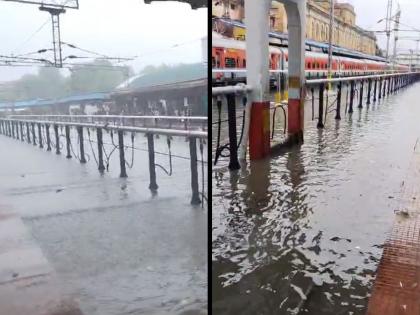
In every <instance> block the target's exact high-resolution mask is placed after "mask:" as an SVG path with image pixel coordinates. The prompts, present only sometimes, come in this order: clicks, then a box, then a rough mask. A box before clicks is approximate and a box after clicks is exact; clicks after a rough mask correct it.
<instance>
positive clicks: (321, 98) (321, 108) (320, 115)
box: [316, 83, 324, 128]
mask: <svg viewBox="0 0 420 315" xmlns="http://www.w3.org/2000/svg"><path fill="white" fill-rule="evenodd" d="M323 117H324V83H321V84H320V85H319V106H318V124H317V125H316V127H317V128H324V123H323V122H322V119H323Z"/></svg>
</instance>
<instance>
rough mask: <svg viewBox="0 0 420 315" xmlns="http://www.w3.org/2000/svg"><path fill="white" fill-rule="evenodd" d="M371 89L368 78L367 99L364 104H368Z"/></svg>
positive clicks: (370, 81) (370, 80)
mask: <svg viewBox="0 0 420 315" xmlns="http://www.w3.org/2000/svg"><path fill="white" fill-rule="evenodd" d="M371 90H372V79H368V94H367V100H366V105H370V92H371Z"/></svg>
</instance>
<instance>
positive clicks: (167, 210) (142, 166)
mask: <svg viewBox="0 0 420 315" xmlns="http://www.w3.org/2000/svg"><path fill="white" fill-rule="evenodd" d="M92 139H96V135H92ZM73 141H74V142H75V144H74V151H75V153H76V154H77V140H73ZM104 141H105V142H108V143H109V142H110V136H109V135H106V134H104ZM135 141H136V143H135V146H136V147H139V148H140V149H146V148H147V143H146V138H144V136H142V135H137V138H136V140H135ZM126 144H127V145H131V139H130V136H129V135H127V136H126ZM92 145H93V148H96V144H95V143H93V144H92ZM155 145H156V150H158V151H160V152H163V153H165V152H168V148H167V146H166V138H164V137H161V138H160V139H157V140H156V144H155ZM111 148H112V147H111V146H109V145H108V146H107V154H110V152H111ZM64 150H65V149H64V148H63V151H64ZM85 150H86V152H87V153H88V154H89V157H88V160H90V161H89V162H88V163H87V164H85V165H81V164H80V163H79V162H78V161H77V159H76V158H72V159H71V160H68V159H66V158H65V154H62V155H60V156H57V155H55V153H53V152H46V151H45V149H44V150H41V149H39V148H38V147H34V146H33V145H31V144H27V143H22V142H20V141H18V140H14V139H10V138H7V137H5V136H2V135H0V152H1V154H0V196H1V200H0V203H1V204H7V205H11V206H12V207H13V210H14V211H15V212H17V213H18V214H20V215H21V216H22V218H23V220H24V222H25V223H26V225H27V227H28V230H29V232H30V233H31V234H32V235H33V237H34V238H35V240H36V241H37V243H38V244H39V246H40V247H41V249H42V250H43V252H44V254H45V256H46V257H47V259H48V260H49V261H50V263H51V264H52V266H53V267H54V268H55V270H56V271H57V273H58V276H59V277H60V278H61V279H62V280H63V283H64V286H65V290H66V293H67V294H68V295H69V296H71V297H74V298H75V299H76V300H77V301H78V302H79V304H80V306H81V309H82V310H83V312H84V314H85V315H122V314H207V311H206V309H207V257H208V255H207V224H208V222H207V204H205V206H204V208H202V207H201V206H191V205H190V199H191V184H190V168H189V163H190V161H189V160H188V159H181V158H176V157H173V174H172V176H167V175H166V174H165V173H164V172H163V171H161V170H160V169H157V182H158V185H159V190H158V193H157V195H152V194H151V192H150V190H149V189H148V185H149V173H148V158H147V153H146V152H144V151H139V150H136V151H135V155H134V165H133V168H132V169H127V172H128V176H129V177H128V178H127V179H121V178H119V164H118V163H119V162H118V150H116V151H115V153H114V154H113V155H112V157H111V161H110V172H109V173H105V174H104V175H103V176H101V175H100V174H99V172H98V171H97V166H96V163H95V162H94V158H95V157H94V156H93V154H92V152H91V149H90V145H89V142H87V143H86V149H85ZM131 152H132V151H131V149H130V148H127V150H126V159H127V162H128V164H131V162H132V160H131ZM172 153H173V154H176V155H179V156H184V157H185V156H186V157H188V156H189V149H188V142H185V140H184V139H177V138H175V139H174V140H173V142H172ZM198 154H199V159H201V156H200V151H199V150H198ZM206 155H207V153H206V152H204V157H205V156H206ZM156 162H157V163H159V164H161V165H162V166H164V167H165V168H166V169H168V170H169V161H168V156H165V155H157V156H156ZM204 166H205V167H206V164H204ZM199 167H200V171H199V174H201V163H199ZM205 173H207V172H205ZM199 182H200V190H201V183H202V182H201V178H200V180H199Z"/></svg>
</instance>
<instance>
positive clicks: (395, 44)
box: [392, 5, 401, 64]
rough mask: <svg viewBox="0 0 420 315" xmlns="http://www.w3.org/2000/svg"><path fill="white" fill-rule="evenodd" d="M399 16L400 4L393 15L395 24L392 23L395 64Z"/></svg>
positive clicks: (393, 58)
mask: <svg viewBox="0 0 420 315" xmlns="http://www.w3.org/2000/svg"><path fill="white" fill-rule="evenodd" d="M400 17H401V9H400V5H398V11H397V14H396V15H395V24H394V53H393V56H392V60H393V64H395V59H396V58H397V42H398V29H399V26H400Z"/></svg>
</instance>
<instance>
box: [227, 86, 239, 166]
mask: <svg viewBox="0 0 420 315" xmlns="http://www.w3.org/2000/svg"><path fill="white" fill-rule="evenodd" d="M226 98H227V107H228V121H229V153H230V154H229V169H230V170H238V169H240V168H241V166H240V164H239V161H238V141H237V135H236V132H237V130H236V102H235V101H236V98H235V94H228V95H226Z"/></svg>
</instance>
